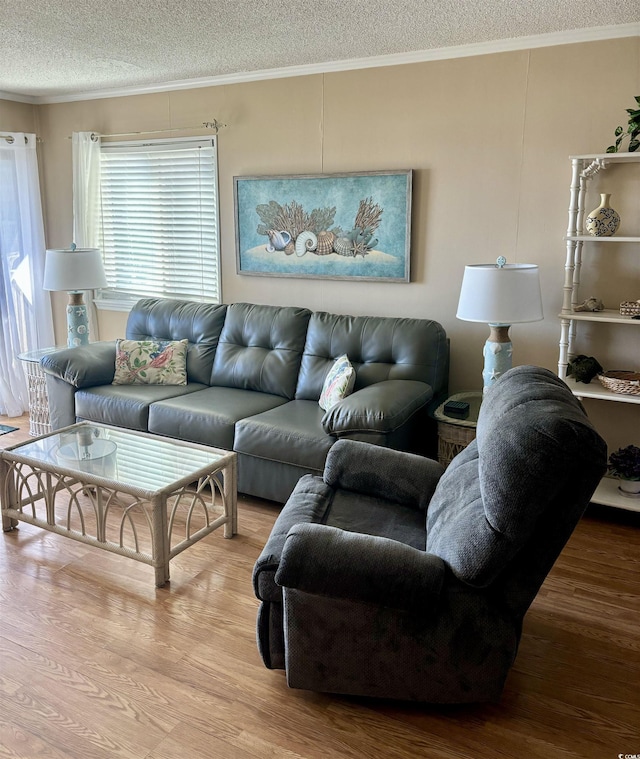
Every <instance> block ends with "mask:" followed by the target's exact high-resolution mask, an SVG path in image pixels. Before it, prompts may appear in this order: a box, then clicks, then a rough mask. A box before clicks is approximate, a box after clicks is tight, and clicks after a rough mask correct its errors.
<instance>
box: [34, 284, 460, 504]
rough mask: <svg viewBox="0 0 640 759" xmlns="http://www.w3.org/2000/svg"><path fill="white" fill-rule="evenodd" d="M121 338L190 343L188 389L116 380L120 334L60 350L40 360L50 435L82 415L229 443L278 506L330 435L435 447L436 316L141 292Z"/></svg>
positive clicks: (443, 344)
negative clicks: (332, 402)
mask: <svg viewBox="0 0 640 759" xmlns="http://www.w3.org/2000/svg"><path fill="white" fill-rule="evenodd" d="M126 337H127V338H128V339H132V340H141V339H150V338H153V339H163V340H180V339H185V338H186V339H188V341H189V349H188V354H187V385H186V386H178V385H112V384H111V383H112V380H113V377H114V372H115V343H114V342H99V343H92V344H90V345H88V346H82V347H79V348H70V349H64V350H61V351H57V352H55V353H53V354H50V355H48V356H46V357H45V358H43V360H42V367H43V369H44V371H45V373H46V376H47V389H48V393H49V404H50V409H51V420H52V426H53V427H54V429H58V428H60V427H63V426H66V425H69V424H73V423H74V422H75V421H77V420H88V421H92V422H99V423H103V424H110V425H115V426H118V427H127V428H129V429H135V430H142V431H148V432H152V433H155V434H158V435H166V436H169V437H174V438H179V439H182V440H189V441H192V442H196V443H202V444H205V445H211V446H215V447H218V448H225V449H228V450H234V451H236V452H237V453H238V477H239V483H238V487H239V490H240V491H241V492H243V493H248V494H251V495H256V496H259V497H262V498H268V499H271V500H275V501H280V502H284V501H286V499H287V498H288V496H289V494H290V493H291V491H292V490H293V488H294V486H295V484H296V482H297V481H298V480H299V479H300V477H301V476H302V475H304V474H308V473H313V474H320V473H321V472H322V470H323V468H324V462H325V459H326V455H327V453H328V451H329V449H330V448H331V446H332V445H333V444H334V443H335V442H336V440H338V438H349V439H352V440H360V441H367V442H371V443H375V444H377V445H382V446H387V447H390V448H397V449H401V450H410V451H419V452H424V453H432V452H433V451H435V440H436V432H435V425H434V422H433V420H432V419H431V418H430V417H429V411H430V410H432V409H433V408H434V407H435V406H436V405H437V404H438V403H440V402H441V401H442V399H443V398H444V397H445V395H446V391H447V381H448V369H449V345H448V341H447V338H446V335H445V333H444V330H443V328H442V327H441V325H440V324H438V323H437V322H434V321H428V320H422V319H401V318H398V319H395V318H384V317H364V316H359V317H354V316H344V315H337V314H329V313H324V312H315V313H312V312H311V311H309V310H307V309H305V308H295V307H277V306H263V305H254V304H249V303H234V304H231V305H228V306H227V305H212V304H202V303H194V302H190V301H177V300H168V299H145V300H141V301H139V302H138V303H137V305H136V306H135V307H134V308H133V310H132V311H131V313H130V315H129V318H128V321H127V328H126ZM344 353H346V354H347V355H348V357H349V359H350V361H351V362H352V364H353V366H354V368H355V369H356V385H355V388H354V392H353V393H352V394H351V395H350V396H348V397H347V398H345V399H344V400H342V401H340V403H338V404H337V405H336V406H334V407H333V408H332V409H331V410H330V411H328V412H325V411H323V410H322V409H321V408H320V406H319V405H318V399H319V397H320V393H321V390H322V385H323V382H324V379H325V377H326V375H327V373H328V371H329V369H330V368H331V366H332V364H333V362H334V360H335V359H336V358H337V357H338V356H340V355H342V354H344Z"/></svg>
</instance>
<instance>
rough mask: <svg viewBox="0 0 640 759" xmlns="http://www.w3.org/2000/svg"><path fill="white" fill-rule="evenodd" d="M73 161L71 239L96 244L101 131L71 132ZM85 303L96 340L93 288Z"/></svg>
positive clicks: (82, 244)
mask: <svg viewBox="0 0 640 759" xmlns="http://www.w3.org/2000/svg"><path fill="white" fill-rule="evenodd" d="M71 156H72V165H73V242H75V244H76V245H77V246H78V248H99V247H100V245H99V239H100V135H99V134H96V133H95V132H72V134H71ZM84 300H85V303H87V304H88V308H87V310H88V313H89V334H90V335H91V339H92V340H99V339H100V335H99V331H98V314H97V313H96V307H95V305H94V302H93V292H85V294H84Z"/></svg>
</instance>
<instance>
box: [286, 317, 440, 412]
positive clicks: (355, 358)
mask: <svg viewBox="0 0 640 759" xmlns="http://www.w3.org/2000/svg"><path fill="white" fill-rule="evenodd" d="M343 354H346V355H347V356H348V358H349V361H350V362H351V363H352V364H353V366H354V368H355V370H356V381H355V390H358V389H360V388H362V387H366V386H367V385H373V384H374V383H376V382H382V381H384V380H394V379H409V380H419V381H420V382H426V383H427V384H428V385H431V387H432V388H433V393H434V396H437V395H438V394H439V393H440V392H442V391H444V390H445V389H446V386H447V380H448V374H449V344H448V342H447V338H446V335H445V332H444V329H443V328H442V326H441V325H440V324H438V322H434V321H428V320H426V319H394V318H390V317H381V316H342V315H338V314H328V313H325V312H321V311H318V312H316V313H314V314H312V315H311V319H310V320H309V329H308V330H307V339H306V342H305V346H304V353H303V356H302V363H301V366H300V374H299V377H298V385H297V388H296V398H297V399H300V400H315V401H317V400H318V399H319V398H320V394H321V392H322V385H323V383H324V380H325V377H326V375H327V373H328V371H329V370H330V368H331V367H332V366H333V363H334V362H335V360H336V358H338V357H339V356H341V355H343Z"/></svg>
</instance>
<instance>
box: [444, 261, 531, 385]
mask: <svg viewBox="0 0 640 759" xmlns="http://www.w3.org/2000/svg"><path fill="white" fill-rule="evenodd" d="M456 316H457V318H458V319H462V320H463V321H468V322H483V323H484V324H488V325H489V328H490V334H489V337H488V338H487V342H486V343H485V346H484V351H483V353H484V370H483V372H482V377H483V380H484V392H486V391H487V388H489V387H490V386H491V385H492V384H493V383H494V382H495V381H496V380H497V379H498V377H500V376H501V375H502V374H504V373H505V372H506V371H508V370H509V369H511V354H512V352H513V347H512V345H511V339H510V337H509V327H510V326H511V325H512V324H518V323H520V322H535V321H540V320H541V319H543V318H544V316H543V313H542V297H541V294H540V276H539V272H538V267H537V265H535V264H508V263H507V262H506V259H505V258H504V256H500V258H498V260H497V262H496V263H495V264H475V265H471V266H465V267H464V277H463V279H462V288H461V289H460V300H459V302H458V312H457V313H456Z"/></svg>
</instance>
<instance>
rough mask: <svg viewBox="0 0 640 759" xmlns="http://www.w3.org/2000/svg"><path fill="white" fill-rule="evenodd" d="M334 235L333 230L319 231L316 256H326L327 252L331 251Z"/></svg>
mask: <svg viewBox="0 0 640 759" xmlns="http://www.w3.org/2000/svg"><path fill="white" fill-rule="evenodd" d="M335 239H336V236H335V235H334V234H333V232H327V231H324V232H320V234H319V235H318V247H317V248H316V255H317V256H328V255H329V253H333V242H334V240H335Z"/></svg>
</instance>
